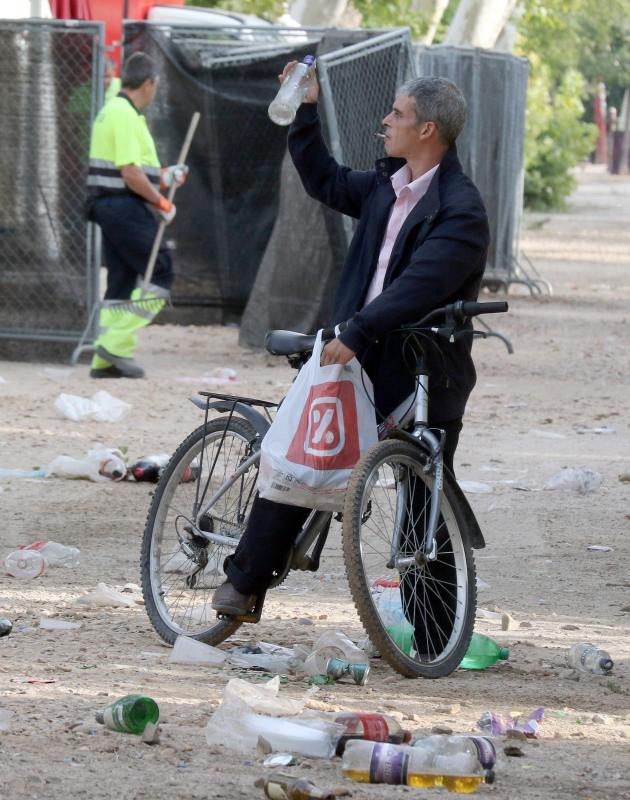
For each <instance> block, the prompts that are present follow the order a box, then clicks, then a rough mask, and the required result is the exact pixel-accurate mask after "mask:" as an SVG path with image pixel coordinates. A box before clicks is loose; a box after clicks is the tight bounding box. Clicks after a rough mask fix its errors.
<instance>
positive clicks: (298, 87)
mask: <svg viewBox="0 0 630 800" xmlns="http://www.w3.org/2000/svg"><path fill="white" fill-rule="evenodd" d="M314 67H315V56H306V58H305V59H304V61H302V62H301V63H299V64H296V65H295V66H294V67H293V69H292V70H291V71H290V72H289V74H288V75H287V76H286V77H285V79H284V80H283V81H282V85H281V86H280V89H279V90H278V94H277V95H276V96H275V97H274V99H273V100H272V101H271V104H270V106H269V111H268V113H269V119H270V120H271V121H272V122H275V123H276V125H290V124H291V123H292V122H293V120H294V119H295V115H296V113H297V110H298V108H299V107H300V106H301V105H302V101H303V100H304V95H305V94H306V90H307V84H308V79H309V77H310V75H311V70H312V69H314Z"/></svg>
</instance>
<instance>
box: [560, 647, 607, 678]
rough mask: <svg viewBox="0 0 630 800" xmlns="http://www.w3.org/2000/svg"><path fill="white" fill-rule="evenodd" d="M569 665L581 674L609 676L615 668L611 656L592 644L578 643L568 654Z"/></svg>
mask: <svg viewBox="0 0 630 800" xmlns="http://www.w3.org/2000/svg"><path fill="white" fill-rule="evenodd" d="M567 663H568V665H569V666H570V667H573V669H577V670H579V671H580V672H592V673H593V674H595V675H608V673H609V672H610V671H611V669H612V668H613V666H614V662H613V660H612V658H611V657H610V654H609V653H607V652H606V651H605V650H599V649H598V648H597V647H595V645H594V644H591V643H590V642H577V644H574V645H572V646H571V648H570V650H569V652H568V653H567Z"/></svg>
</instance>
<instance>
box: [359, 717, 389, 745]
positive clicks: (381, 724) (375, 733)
mask: <svg viewBox="0 0 630 800" xmlns="http://www.w3.org/2000/svg"><path fill="white" fill-rule="evenodd" d="M357 716H358V717H359V720H360V722H361V727H362V728H363V737H364V738H365V739H367V740H368V741H370V742H386V741H387V738H388V736H389V728H388V726H387V721H386V720H385V719H383V717H382V716H381V715H380V714H357Z"/></svg>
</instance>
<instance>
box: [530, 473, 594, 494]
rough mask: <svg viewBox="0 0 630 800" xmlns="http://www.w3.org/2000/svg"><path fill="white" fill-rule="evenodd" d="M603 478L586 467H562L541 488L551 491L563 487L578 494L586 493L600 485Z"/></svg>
mask: <svg viewBox="0 0 630 800" xmlns="http://www.w3.org/2000/svg"><path fill="white" fill-rule="evenodd" d="M603 481H604V479H603V477H602V475H601V474H600V473H599V472H596V471H595V470H592V469H588V468H576V467H564V468H563V469H561V470H560V471H559V472H556V474H555V475H552V476H551V478H549V480H548V481H547V483H546V484H545V485H544V486H543V489H547V490H548V491H553V490H555V489H561V490H562V489H564V490H571V491H574V492H577V493H578V494H588V493H589V492H595V491H596V490H597V489H599V487H600V486H601V485H602V483H603Z"/></svg>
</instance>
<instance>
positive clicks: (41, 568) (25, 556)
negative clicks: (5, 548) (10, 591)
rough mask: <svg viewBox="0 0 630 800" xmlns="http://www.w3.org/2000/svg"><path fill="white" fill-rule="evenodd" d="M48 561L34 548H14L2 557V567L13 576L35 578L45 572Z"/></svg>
mask: <svg viewBox="0 0 630 800" xmlns="http://www.w3.org/2000/svg"><path fill="white" fill-rule="evenodd" d="M47 567H48V563H47V562H46V559H45V558H44V556H43V555H42V554H41V553H38V552H37V551H35V550H16V551H15V552H14V553H9V555H8V556H7V557H6V558H5V559H4V568H5V570H6V571H7V574H8V575H12V576H13V577H14V578H37V577H39V576H40V575H43V574H44V572H46V568H47Z"/></svg>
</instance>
